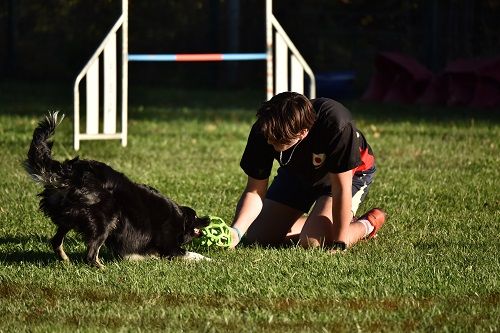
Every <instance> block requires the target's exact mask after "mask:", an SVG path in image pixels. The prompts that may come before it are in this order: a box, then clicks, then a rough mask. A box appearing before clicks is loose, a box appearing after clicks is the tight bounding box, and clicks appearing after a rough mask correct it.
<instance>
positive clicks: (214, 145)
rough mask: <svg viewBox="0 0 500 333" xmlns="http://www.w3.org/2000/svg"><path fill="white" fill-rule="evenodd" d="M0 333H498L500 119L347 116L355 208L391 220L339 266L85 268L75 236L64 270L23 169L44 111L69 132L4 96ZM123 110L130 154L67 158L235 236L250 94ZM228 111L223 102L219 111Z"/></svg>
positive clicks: (23, 94) (298, 253) (110, 261)
mask: <svg viewBox="0 0 500 333" xmlns="http://www.w3.org/2000/svg"><path fill="white" fill-rule="evenodd" d="M0 89H1V90H0V143H1V146H0V156H1V160H0V332H23V331H30V332H76V331H80V332H117V331H131V332H140V331H142V332H151V331H162V332H181V331H183V332H221V331H229V332H292V331H300V332H434V331H436V332H447V331H448V332H498V331H499V330H500V319H499V318H500V286H499V281H500V274H499V273H500V260H499V257H500V236H499V235H500V228H499V227H500V223H499V222H500V195H499V192H500V186H499V178H500V172H499V166H500V154H499V144H500V126H499V125H500V120H499V119H500V118H499V112H498V111H493V110H490V111H478V110H467V109H445V108H433V109H426V108H421V107H418V106H388V105H370V104H363V103H360V102H350V103H348V104H347V105H348V106H349V107H350V108H351V110H352V112H353V114H354V116H355V118H356V119H357V124H358V127H359V128H360V129H361V130H362V131H363V132H364V133H365V135H366V137H367V139H368V141H369V142H370V143H371V145H372V147H373V149H374V151H375V153H376V155H377V157H378V167H379V173H378V176H377V178H376V182H375V183H374V185H373V187H372V190H371V193H370V196H369V197H368V199H367V201H366V202H365V203H364V204H363V206H362V207H361V210H366V209H368V208H369V207H372V206H382V207H384V208H385V209H386V210H387V211H388V212H389V214H390V220H389V222H388V223H387V224H386V226H384V228H383V229H382V230H381V232H380V233H379V237H378V238H377V239H376V240H371V241H367V242H361V243H360V244H359V245H357V246H356V247H354V248H352V249H351V250H349V251H348V252H347V253H346V254H341V255H330V254H328V253H325V252H323V251H320V250H312V251H311V250H309V251H306V250H302V249H300V248H295V247H292V248H285V249H272V248H271V249H264V248H256V247H241V248H237V249H236V250H234V251H212V252H209V253H206V255H208V256H210V257H212V258H213V259H214V260H213V261H212V262H200V263H188V262H181V261H172V262H167V261H161V260H150V261H144V262H135V263H134V262H120V261H117V260H115V259H114V258H112V257H111V256H110V255H109V253H107V252H106V251H104V253H103V259H104V263H105V264H106V269H105V270H103V271H100V270H95V269H92V268H89V267H88V266H87V265H86V264H85V263H84V262H83V258H84V251H85V247H84V245H83V243H82V242H81V240H80V238H79V237H78V236H77V235H76V234H74V233H70V234H69V237H68V239H67V241H66V249H67V252H68V255H69V256H70V258H71V259H72V262H71V263H70V264H63V263H61V262H58V261H57V260H56V258H55V256H54V254H53V253H52V250H51V249H50V247H49V245H48V239H50V237H52V235H53V232H54V227H53V225H52V224H51V222H50V221H49V220H47V219H46V218H45V217H43V215H42V214H41V213H40V212H38V210H37V207H38V201H37V198H36V194H37V193H38V192H39V191H40V188H39V187H38V186H37V185H36V184H34V183H33V182H32V181H31V180H30V179H29V178H28V177H27V175H26V174H25V173H24V171H23V170H22V168H21V167H20V165H21V162H22V160H23V159H24V157H25V155H26V152H27V149H28V146H29V142H30V140H31V135H32V131H33V128H34V126H35V125H36V123H37V122H38V120H39V119H40V118H41V117H42V116H43V114H44V113H45V112H47V111H48V110H55V109H60V110H62V111H63V112H65V113H66V114H67V119H66V120H65V121H64V122H63V124H62V125H61V126H60V127H59V131H58V132H57V134H56V137H55V140H56V143H55V145H54V154H55V157H56V158H58V159H65V158H69V157H72V156H73V155H75V152H74V151H73V150H72V106H71V103H70V101H69V98H68V97H67V96H68V91H66V90H64V91H62V92H61V91H60V88H58V87H51V86H49V87H45V88H44V87H42V86H39V87H38V86H32V87H30V86H23V85H14V86H11V85H9V84H6V83H3V84H0ZM136 91H138V92H140V93H137V94H136V95H133V96H132V97H131V107H130V122H129V146H128V147H127V148H121V147H120V145H119V142H118V141H108V142H103V141H100V142H83V143H82V148H81V150H80V151H79V152H78V154H79V155H80V156H81V157H82V158H87V159H98V160H101V161H104V162H106V163H108V164H110V165H111V166H113V167H115V168H116V169H118V170H120V171H122V172H124V173H125V174H127V175H128V176H129V177H130V178H131V179H133V180H135V181H138V182H143V183H148V184H150V185H152V186H154V187H156V188H158V189H159V190H160V191H161V192H163V193H164V194H166V195H168V196H170V197H171V198H173V199H174V200H176V201H177V202H179V203H182V204H186V205H191V206H193V207H195V208H196V209H197V210H198V211H199V212H200V213H201V214H212V215H218V216H221V217H222V218H223V219H224V220H226V221H228V222H229V221H230V220H231V218H232V214H233V212H234V206H235V204H236V202H237V200H238V197H239V195H240V193H241V191H242V188H243V185H244V182H245V176H244V174H243V173H242V171H241V170H240V169H239V159H240V155H241V153H242V150H243V148H244V145H245V142H246V137H247V133H248V130H249V128H250V125H251V123H252V120H253V119H254V114H255V109H256V108H257V107H258V105H259V104H260V102H261V101H262V98H263V96H261V94H259V93H252V92H244V93H239V92H236V93H235V92H221V91H218V92H215V93H212V94H210V93H208V92H189V93H188V92H179V91H170V90H169V91H162V90H159V89H158V90H156V91H148V90H140V89H139V88H137V89H136ZM223 101H227V102H226V103H223Z"/></svg>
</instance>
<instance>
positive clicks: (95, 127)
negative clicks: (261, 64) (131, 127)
mask: <svg viewBox="0 0 500 333" xmlns="http://www.w3.org/2000/svg"><path fill="white" fill-rule="evenodd" d="M120 28H121V33H122V39H121V57H122V59H121V131H120V132H117V129H116V127H117V126H116V125H117V124H116V120H117V114H118V110H117V109H118V108H117V97H118V88H119V87H118V84H117V41H116V40H117V38H116V35H117V31H118V30H119V29H120ZM273 32H274V35H273ZM101 55H103V56H102V58H103V66H102V67H103V71H104V80H103V87H102V88H101V87H99V81H100V80H99V77H100V75H99V74H100V65H99V58H100V57H101ZM254 60H266V69H267V78H266V80H267V85H266V93H267V99H271V98H272V97H273V96H274V95H276V94H278V93H280V92H284V91H295V92H298V93H302V94H303V93H304V85H305V80H304V73H305V74H306V75H307V76H308V78H309V90H308V92H309V94H308V96H309V98H315V97H316V79H315V77H314V73H313V71H312V70H311V68H310V67H309V65H308V64H307V62H306V61H305V60H304V58H303V57H302V56H301V54H300V52H299V51H298V49H297V48H296V47H295V45H294V44H293V43H292V41H291V40H290V38H289V37H288V35H287V34H286V32H285V30H284V29H283V28H282V27H281V25H280V24H279V22H278V20H277V19H276V18H275V17H274V15H273V13H272V0H266V52H265V53H210V54H128V0H122V14H121V16H120V17H119V19H118V21H117V22H116V23H115V25H114V26H113V28H112V29H111V31H110V32H109V33H108V35H107V36H106V37H105V38H104V41H103V42H102V43H101V45H99V47H98V48H97V50H96V52H95V53H94V54H93V55H92V57H91V58H90V60H89V61H88V63H87V64H86V65H85V67H84V68H83V69H82V71H81V72H80V74H78V76H77V78H76V80H75V85H74V113H75V120H74V148H75V150H78V149H79V148H80V141H81V140H106V139H121V141H122V146H124V147H125V146H126V145H127V95H128V62H129V61H254ZM289 62H290V66H288V63H289ZM289 67H290V73H289V71H288V68H289ZM83 78H85V81H86V131H85V133H80V92H79V86H80V82H81V81H82V79H83ZM101 92H102V94H103V104H104V105H103V115H104V117H103V118H104V119H103V126H102V127H103V129H102V132H101V131H100V130H99V126H100V125H99V124H100V120H99V100H100V97H99V96H100V93H101Z"/></svg>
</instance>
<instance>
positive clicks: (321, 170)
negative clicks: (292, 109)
mask: <svg viewBox="0 0 500 333" xmlns="http://www.w3.org/2000/svg"><path fill="white" fill-rule="evenodd" d="M311 103H312V105H313V109H314V111H315V112H316V121H315V123H314V124H313V126H312V128H311V129H310V130H309V134H308V135H307V136H306V137H305V138H304V139H303V140H302V141H301V142H300V143H298V144H297V145H295V146H293V147H291V148H289V149H287V150H286V151H284V152H283V153H282V162H283V164H286V165H282V166H281V167H283V168H286V169H287V170H288V171H289V172H290V173H292V174H294V175H296V176H297V177H299V178H300V179H302V180H303V181H305V182H307V183H310V184H311V185H315V184H317V183H318V182H319V181H320V180H321V179H323V178H324V177H325V175H326V174H327V173H328V172H332V173H341V172H345V171H348V170H354V172H358V171H364V170H367V169H369V168H371V167H372V166H373V165H374V157H373V153H372V150H371V148H370V146H369V145H368V143H367V142H366V139H365V137H364V136H363V134H362V133H361V132H360V131H359V130H357V129H356V127H355V125H354V121H353V119H352V116H351V113H350V112H349V110H347V108H345V107H344V106H343V105H342V104H340V103H338V102H336V101H334V100H331V99H328V98H318V99H314V100H311ZM294 149H295V150H294ZM292 151H293V154H292ZM291 154H292V155H291ZM279 156H280V153H279V152H277V151H275V150H274V148H273V146H272V145H270V144H268V143H267V140H266V138H265V137H264V135H263V134H262V133H261V132H260V130H259V129H258V128H257V127H256V125H255V124H254V125H253V126H252V129H251V131H250V135H249V136H248V141H247V145H246V147H245V151H244V153H243V156H242V158H241V162H240V166H241V168H242V169H243V171H244V172H245V173H246V174H247V175H248V176H250V177H252V178H256V179H267V178H269V176H270V174H271V169H272V166H273V161H274V159H276V160H277V161H278V162H279ZM290 156H291V157H290ZM289 159H290V161H289V162H288V163H287V161H288V160H289Z"/></svg>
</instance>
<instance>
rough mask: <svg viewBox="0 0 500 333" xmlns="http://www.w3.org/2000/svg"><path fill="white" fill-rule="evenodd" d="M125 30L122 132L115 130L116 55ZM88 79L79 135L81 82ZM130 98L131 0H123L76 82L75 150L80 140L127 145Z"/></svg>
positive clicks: (122, 46)
mask: <svg viewBox="0 0 500 333" xmlns="http://www.w3.org/2000/svg"><path fill="white" fill-rule="evenodd" d="M120 28H121V29H122V45H121V57H122V61H121V65H122V67H121V97H122V100H121V132H117V131H116V116H117V89H118V84H117V64H116V62H117V61H116V60H117V54H116V49H117V47H116V33H117V31H118V29H120ZM101 54H103V57H102V58H103V61H104V65H103V67H104V80H103V82H104V87H102V89H100V87H99V57H100V56H101ZM83 78H85V80H86V107H87V110H86V131H85V133H80V90H79V86H80V82H81V81H82V79H83ZM101 91H103V99H104V105H103V110H104V112H103V113H104V119H103V132H102V133H99V123H100V122H99V109H100V108H99V94H100V92H101ZM127 95H128V0H122V14H121V16H120V17H119V18H118V20H117V21H116V23H115V24H114V26H113V27H112V28H111V30H110V32H109V33H108V34H107V35H106V37H105V38H104V40H103V41H102V43H101V45H99V47H98V48H97V50H96V51H95V52H94V54H93V55H92V57H91V58H90V60H89V61H88V62H87V64H86V65H85V67H84V68H83V69H82V70H81V72H80V73H79V74H78V76H77V77H76V80H75V84H74V87H73V99H74V118H75V119H74V148H75V150H78V149H80V141H81V140H99V139H101V140H109V139H121V142H122V146H124V147H125V146H126V145H127V122H128V110H127V100H128V98H127Z"/></svg>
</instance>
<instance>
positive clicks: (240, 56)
mask: <svg viewBox="0 0 500 333" xmlns="http://www.w3.org/2000/svg"><path fill="white" fill-rule="evenodd" d="M186 55H187V56H193V55H195V56H200V57H203V54H129V55H128V61H180V60H179V59H178V57H180V58H183V56H186ZM207 55H215V54H214V53H210V54H207ZM219 55H220V56H221V59H217V60H215V59H211V60H206V61H252V60H265V59H266V58H267V55H266V53H219ZM182 61H186V60H182ZM196 61H200V60H196ZM201 61H202V60H201Z"/></svg>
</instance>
